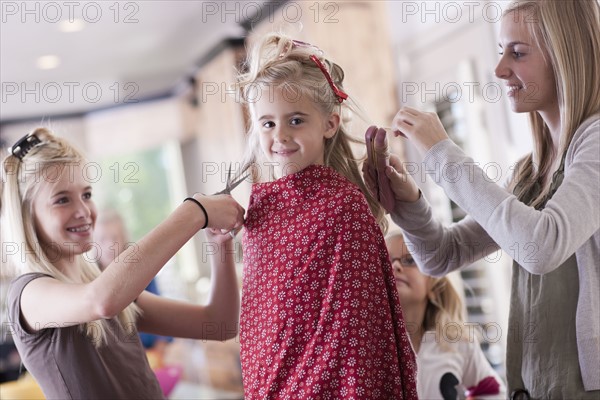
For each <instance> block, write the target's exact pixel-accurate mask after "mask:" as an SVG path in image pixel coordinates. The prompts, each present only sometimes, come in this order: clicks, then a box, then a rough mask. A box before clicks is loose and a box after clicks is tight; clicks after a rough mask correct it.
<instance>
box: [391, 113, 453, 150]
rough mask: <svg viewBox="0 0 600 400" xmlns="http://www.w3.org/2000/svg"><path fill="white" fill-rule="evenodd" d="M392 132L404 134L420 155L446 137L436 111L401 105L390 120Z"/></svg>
mask: <svg viewBox="0 0 600 400" xmlns="http://www.w3.org/2000/svg"><path fill="white" fill-rule="evenodd" d="M392 129H393V130H394V134H395V135H396V136H398V135H404V136H405V137H406V138H408V139H409V140H410V141H411V142H412V143H413V144H414V145H415V147H416V148H417V150H418V151H419V153H420V154H421V157H423V156H424V155H425V153H427V151H429V149H431V148H432V147H433V145H435V144H436V143H438V142H441V141H442V140H445V139H448V134H447V133H446V130H445V129H444V126H443V125H442V121H440V118H439V117H438V115H437V114H436V113H433V112H422V111H419V110H416V109H414V108H411V107H402V108H401V109H400V111H398V113H397V114H396V116H395V117H394V120H393V122H392Z"/></svg>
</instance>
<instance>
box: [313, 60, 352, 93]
mask: <svg viewBox="0 0 600 400" xmlns="http://www.w3.org/2000/svg"><path fill="white" fill-rule="evenodd" d="M310 59H311V60H313V61H314V63H315V64H317V67H319V69H320V70H321V72H323V75H325V79H327V82H329V86H331V89H333V93H335V96H336V97H337V99H338V101H339V102H340V103H341V102H343V101H344V100H346V99H347V98H348V94H346V92H344V91H343V90H341V89H340V88H338V87H337V85H336V84H335V83H334V82H333V79H331V74H330V73H329V71H328V70H327V68H325V65H323V63H322V62H321V60H319V58H318V57H317V56H315V55H314V54H313V55H311V56H310Z"/></svg>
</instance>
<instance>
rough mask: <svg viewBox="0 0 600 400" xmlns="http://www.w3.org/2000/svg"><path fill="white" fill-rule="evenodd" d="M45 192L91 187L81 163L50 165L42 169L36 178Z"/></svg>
mask: <svg viewBox="0 0 600 400" xmlns="http://www.w3.org/2000/svg"><path fill="white" fill-rule="evenodd" d="M36 179H38V182H39V184H40V189H41V190H45V191H57V190H58V191H62V190H74V189H78V188H80V187H81V188H83V187H88V186H91V181H90V179H89V178H88V177H87V176H86V169H85V168H84V166H82V163H69V164H52V165H49V166H47V167H46V168H43V169H42V170H41V171H40V175H39V176H37V177H36Z"/></svg>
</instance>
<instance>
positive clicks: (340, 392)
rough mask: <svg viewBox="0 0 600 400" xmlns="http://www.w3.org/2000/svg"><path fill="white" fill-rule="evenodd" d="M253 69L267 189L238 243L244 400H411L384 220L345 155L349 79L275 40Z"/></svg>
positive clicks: (251, 93) (254, 200) (253, 152)
mask: <svg viewBox="0 0 600 400" xmlns="http://www.w3.org/2000/svg"><path fill="white" fill-rule="evenodd" d="M247 66H248V72H247V73H245V74H242V75H241V76H240V77H239V82H238V88H239V90H240V93H241V95H242V98H243V99H244V100H245V102H246V104H247V106H248V111H249V117H250V120H251V128H250V131H249V132H248V134H249V138H250V139H249V154H248V155H247V157H246V161H247V162H248V163H250V162H252V163H254V164H255V165H256V166H258V168H257V170H256V172H257V174H256V177H257V180H259V181H260V182H258V183H255V184H254V185H253V188H252V194H251V198H250V204H249V209H248V217H247V219H246V224H245V228H246V229H245V233H244V239H243V245H244V250H245V254H244V278H243V289H242V314H241V324H240V330H241V331H240V344H241V361H242V371H243V379H244V389H245V396H246V398H247V399H260V400H263V399H284V398H299V399H309V398H323V399H326V398H331V399H341V398H355V399H389V398H395V399H413V398H416V387H415V376H414V374H415V365H414V354H413V351H412V348H411V346H410V342H409V339H408V336H407V333H406V330H405V326H404V321H403V317H402V310H401V308H400V304H399V302H398V297H397V293H396V291H395V290H394V282H393V274H392V271H391V266H390V263H389V259H388V257H387V251H386V249H385V243H384V239H383V236H382V232H381V229H380V226H379V225H378V222H382V221H383V211H382V209H381V207H380V206H379V205H378V204H377V203H376V201H374V199H373V198H372V197H371V196H370V195H369V194H368V193H367V190H366V187H365V184H364V182H363V181H362V178H361V176H360V173H359V169H358V166H357V162H356V160H355V159H354V157H353V155H352V152H351V150H350V143H351V142H352V141H353V139H352V136H351V135H350V134H349V132H348V131H347V128H346V125H345V118H344V114H346V113H347V111H348V100H349V96H348V94H347V93H346V92H345V91H344V88H343V79H344V73H343V71H342V69H341V68H340V67H339V66H338V65H337V64H335V63H333V62H332V61H331V60H329V59H327V58H326V57H325V56H324V54H323V52H322V51H321V50H319V49H318V48H316V47H314V46H312V45H309V44H306V43H303V42H299V41H295V40H292V39H290V38H289V37H286V36H283V35H277V34H272V35H267V36H266V37H264V38H262V40H260V41H258V43H257V44H256V46H255V47H254V48H253V50H252V51H251V54H250V58H249V60H248V65H247Z"/></svg>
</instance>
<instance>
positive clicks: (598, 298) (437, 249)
mask: <svg viewBox="0 0 600 400" xmlns="http://www.w3.org/2000/svg"><path fill="white" fill-rule="evenodd" d="M423 167H424V168H426V172H427V173H428V175H429V176H430V177H431V178H432V179H433V180H434V181H435V182H436V183H437V184H438V185H439V186H441V187H442V188H443V189H444V191H445V192H446V194H447V195H448V197H449V198H450V199H452V200H453V201H454V202H455V203H456V204H458V205H459V206H460V207H461V208H462V209H463V210H464V211H465V212H466V213H467V214H468V216H467V217H466V218H464V219H463V220H462V221H460V222H458V223H454V224H452V225H450V226H442V225H441V224H440V222H439V221H437V220H435V219H434V218H433V216H432V212H431V208H430V206H429V204H428V203H427V201H426V200H425V199H424V198H423V197H421V198H420V199H419V200H417V201H416V202H414V203H407V202H398V203H397V204H396V208H395V210H394V212H393V213H392V219H393V220H394V222H395V223H396V224H398V226H400V228H402V230H403V231H404V234H405V237H406V241H407V244H408V245H409V246H410V247H409V249H411V252H413V253H414V254H413V256H414V257H415V259H416V261H417V264H418V266H419V268H420V269H421V270H422V271H423V272H425V273H427V274H429V275H434V276H441V275H445V274H447V273H449V272H451V271H454V270H456V269H458V268H460V267H461V266H465V265H468V264H471V263H473V262H474V261H475V260H477V259H480V258H482V257H484V256H486V255H488V254H490V253H493V252H495V251H497V250H498V249H502V250H504V251H506V252H507V253H508V254H509V255H510V256H511V257H512V258H514V260H515V261H517V262H518V263H519V265H521V266H522V267H523V268H525V269H526V270H527V271H529V272H530V273H532V274H540V275H542V274H546V273H549V272H551V271H553V270H554V269H556V268H557V267H558V266H560V265H561V264H562V263H563V262H564V261H565V260H566V259H567V258H568V257H569V256H571V255H572V254H573V253H575V256H576V259H577V268H578V270H579V299H578V301H577V315H576V331H577V348H578V353H579V365H580V367H581V375H582V377H583V384H584V387H585V389H586V390H587V391H589V390H598V389H600V117H598V116H595V117H593V118H590V119H588V120H586V121H585V122H584V123H583V124H582V125H581V126H580V127H579V128H578V129H577V132H576V133H575V136H574V137H573V140H572V142H571V145H570V146H569V148H568V150H567V154H566V159H565V171H564V173H565V174H564V180H563V182H562V184H561V186H560V187H559V188H558V190H557V191H556V193H555V194H554V196H553V197H552V198H551V199H550V200H549V201H548V203H547V204H546V206H545V208H544V209H543V210H541V211H538V210H535V209H534V208H532V207H529V206H527V205H525V204H523V203H521V202H520V201H519V200H517V198H516V197H515V196H514V195H512V194H511V193H509V192H508V191H507V190H506V189H505V188H503V187H501V186H499V185H497V184H496V183H493V182H492V181H491V180H490V179H488V178H487V177H486V176H485V174H484V172H483V170H482V169H480V168H479V167H477V165H476V163H475V162H474V161H473V159H472V158H470V157H467V156H466V155H465V154H464V153H463V151H462V150H461V149H460V148H459V147H458V146H456V145H455V144H454V143H453V142H452V141H451V140H449V139H447V140H444V141H442V142H439V143H437V144H436V145H434V146H433V147H432V148H431V149H430V150H429V151H428V153H427V154H426V156H425V158H424V160H423Z"/></svg>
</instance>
